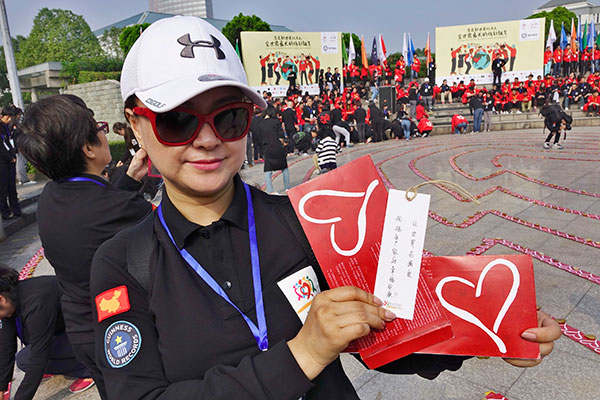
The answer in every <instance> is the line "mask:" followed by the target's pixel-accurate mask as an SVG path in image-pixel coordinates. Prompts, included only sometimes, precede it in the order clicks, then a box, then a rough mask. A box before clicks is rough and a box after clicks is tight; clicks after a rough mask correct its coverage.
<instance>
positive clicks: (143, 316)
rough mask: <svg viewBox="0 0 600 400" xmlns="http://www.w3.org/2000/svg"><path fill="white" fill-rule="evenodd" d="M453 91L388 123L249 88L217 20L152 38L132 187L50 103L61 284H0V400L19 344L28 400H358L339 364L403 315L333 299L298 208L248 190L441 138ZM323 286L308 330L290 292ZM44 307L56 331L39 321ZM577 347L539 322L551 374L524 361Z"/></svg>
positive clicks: (47, 163) (45, 116)
mask: <svg viewBox="0 0 600 400" xmlns="http://www.w3.org/2000/svg"><path fill="white" fill-rule="evenodd" d="M184 34H187V35H188V37H190V36H191V37H194V38H196V37H198V38H212V41H213V42H218V43H220V44H219V46H218V47H214V48H212V47H210V46H195V47H192V48H191V49H189V51H190V52H191V56H190V54H187V53H185V54H184V53H183V52H182V48H181V43H180V42H179V41H178V40H179V39H180V38H181V37H182V35H184ZM217 50H218V51H217ZM148 77H151V79H148ZM205 77H208V78H207V79H201V78H205ZM431 82H432V83H433V82H434V80H431ZM434 88H435V86H434V85H432V84H429V82H424V83H423V85H420V86H419V89H418V92H417V88H416V87H415V85H412V86H411V87H410V89H409V92H410V93H409V96H408V104H410V105H411V106H414V115H415V117H414V119H417V118H420V120H419V124H416V122H415V121H414V120H413V118H411V116H410V114H408V113H406V109H405V108H404V107H401V108H400V111H399V112H398V113H397V116H396V117H395V118H393V119H392V114H391V112H390V105H389V104H388V105H386V104H380V105H379V106H377V105H376V104H375V102H373V101H371V102H369V103H368V104H369V105H368V107H367V108H366V109H365V108H363V106H362V104H363V101H365V102H367V101H368V99H367V93H366V87H365V86H363V85H360V84H357V85H355V86H352V85H351V86H349V87H348V89H345V90H343V91H340V90H339V89H338V88H336V87H335V86H334V85H333V84H332V87H331V88H329V87H327V88H326V89H324V90H322V93H321V94H320V95H319V96H307V95H302V94H300V93H296V92H295V89H294V88H290V93H289V96H288V98H287V99H285V101H282V100H278V99H272V98H270V96H269V94H268V93H265V94H264V98H263V96H261V95H260V94H259V93H257V92H255V91H254V90H253V89H252V88H250V87H249V86H248V85H247V83H246V78H245V73H244V69H243V66H242V64H241V62H240V60H239V58H238V56H237V54H236V52H235V50H234V48H233V47H232V46H231V44H230V43H229V41H228V40H227V39H226V38H225V37H224V36H223V35H222V34H221V32H219V31H218V30H217V29H215V28H214V27H213V26H212V25H210V24H209V23H208V22H206V21H204V20H202V19H200V18H196V17H184V16H176V17H172V18H166V19H163V20H160V21H158V22H155V23H153V24H152V25H151V26H150V27H148V28H147V29H146V30H145V31H144V32H143V34H142V35H141V36H140V38H139V39H138V41H136V43H135V44H134V45H133V48H132V49H131V51H130V53H129V55H128V56H127V58H126V60H125V64H124V67H123V73H122V76H121V94H122V98H123V101H124V110H125V116H126V118H127V120H128V122H129V125H125V126H124V125H115V126H114V127H113V129H114V130H115V131H117V132H118V133H119V134H123V135H124V137H125V138H126V140H128V143H129V146H130V148H131V149H133V151H132V152H131V153H130V156H128V155H126V156H125V158H124V159H123V160H120V161H121V164H122V165H118V166H117V165H115V168H125V171H124V173H123V174H122V175H121V176H120V178H119V179H118V180H117V181H116V182H114V184H113V183H111V182H109V181H108V180H106V179H105V178H104V177H103V176H104V175H105V173H106V172H107V171H106V166H107V165H108V164H109V163H110V161H111V154H110V150H109V147H108V142H107V139H106V134H107V133H108V125H107V124H106V123H103V122H99V121H96V120H95V119H94V116H93V112H92V111H91V110H90V109H89V108H88V107H87V105H86V104H85V102H84V101H83V100H82V99H80V98H78V97H76V96H73V95H57V96H51V97H47V98H44V99H41V100H39V101H38V102H36V103H34V104H32V105H31V106H30V107H29V108H28V109H27V110H26V112H25V115H24V119H23V121H22V124H21V126H20V129H21V133H20V134H19V136H18V138H17V140H16V145H17V146H18V148H19V149H20V151H21V152H22V153H23V154H24V155H25V157H26V158H27V159H28V160H29V162H31V163H32V164H33V165H34V166H35V167H36V168H37V169H38V170H40V171H41V172H43V173H44V174H45V175H46V176H48V177H49V178H50V180H51V181H50V182H49V183H48V184H47V185H46V186H45V188H44V190H43V192H42V194H41V197H40V200H39V205H38V225H39V234H40V238H41V241H42V245H43V247H44V251H45V255H46V258H47V259H48V261H49V262H50V264H51V265H52V267H53V268H54V270H55V272H56V278H42V277H38V278H32V279H31V280H30V281H29V282H23V283H22V282H18V281H17V277H16V275H15V273H14V271H11V270H8V269H0V318H1V323H2V325H0V340H2V342H1V343H2V345H1V346H0V352H2V354H1V355H2V361H3V363H2V364H0V367H2V369H1V370H0V391H3V392H4V393H3V394H5V395H6V392H7V391H8V387H9V382H10V380H11V377H12V373H13V371H12V368H13V365H14V362H15V361H14V360H15V352H16V341H17V337H18V338H20V339H21V341H22V342H23V343H25V344H30V346H31V348H30V355H29V363H19V358H20V357H19V355H17V356H16V360H17V363H19V365H20V366H21V367H22V368H24V370H25V372H26V378H25V380H24V382H23V384H22V385H21V387H19V389H18V391H17V394H16V398H17V399H19V400H20V399H30V398H32V397H33V393H35V391H36V389H37V387H38V385H39V383H40V381H41V380H42V378H43V376H44V373H46V374H48V373H61V374H66V375H71V376H75V377H79V378H81V379H82V381H83V384H85V385H86V388H87V387H90V385H91V383H90V382H91V379H93V381H94V382H95V383H96V385H97V388H98V391H99V393H100V397H101V398H102V399H103V400H105V399H151V398H152V399H154V398H163V399H178V400H179V399H217V398H261V399H262V398H274V399H290V400H295V399H298V398H302V399H307V400H308V399H310V400H319V399H327V400H332V399H357V398H358V395H357V394H356V391H355V389H354V387H353V386H352V383H351V382H350V380H349V379H348V377H347V376H346V374H345V372H344V370H343V368H342V364H341V362H340V357H339V355H340V353H341V352H343V351H344V349H346V348H347V347H348V345H349V343H351V342H352V341H353V340H356V339H358V338H360V337H363V336H365V335H368V334H369V332H370V331H371V330H373V329H376V330H381V329H384V328H385V326H386V323H388V322H391V321H393V320H394V319H395V318H396V316H395V315H394V314H393V313H391V312H389V311H386V310H384V309H383V308H382V305H383V303H382V302H381V300H379V299H377V298H376V297H374V296H373V295H372V294H370V293H367V292H365V291H363V290H361V289H358V288H356V287H338V288H334V289H331V288H329V286H328V284H327V281H326V280H325V279H324V276H323V273H322V271H321V269H320V267H319V264H318V262H317V260H316V258H315V256H314V253H313V252H312V250H311V248H310V244H309V242H308V240H307V238H306V236H305V235H304V232H303V231H302V228H301V225H300V222H299V221H298V219H297V217H296V215H295V213H294V211H293V208H292V206H291V204H290V202H289V199H288V198H287V197H286V196H273V195H269V194H268V193H265V192H264V191H261V190H259V189H257V188H255V187H251V186H249V185H248V184H246V183H245V182H244V181H243V180H242V179H241V177H240V174H239V171H240V169H241V167H242V166H243V164H244V161H245V159H247V160H248V161H249V163H250V164H253V163H254V160H256V161H260V160H262V161H263V162H264V169H265V175H266V182H267V190H266V191H267V192H272V191H273V190H272V187H269V186H268V184H269V182H270V181H271V174H272V173H273V171H278V170H280V171H282V174H283V177H284V182H286V183H285V185H286V186H289V171H288V168H287V160H286V157H287V154H288V153H289V152H292V151H295V150H297V151H299V152H301V154H304V153H306V152H307V151H312V149H314V151H315V152H316V154H317V160H316V162H317V165H318V166H319V167H320V169H321V171H323V172H326V171H329V170H331V169H334V168H336V166H337V162H336V157H335V154H336V153H337V152H338V151H339V150H340V148H341V147H342V146H343V147H345V146H348V147H349V146H351V145H352V142H353V141H354V142H369V141H373V142H379V141H381V140H385V139H386V138H387V135H386V134H385V133H384V132H385V131H387V130H388V129H389V131H390V136H391V138H395V139H400V138H404V139H405V140H410V138H411V135H412V132H413V131H414V132H419V131H420V132H422V133H423V135H424V136H426V135H427V134H428V133H429V132H431V128H432V127H431V124H427V123H426V122H425V121H426V120H427V117H428V113H430V112H431V108H432V106H433V104H434V96H435V92H434ZM175 89H176V90H175ZM465 90H466V89H465ZM469 90H472V91H473V95H472V96H471V98H470V99H469V101H470V102H472V105H473V107H474V108H475V109H476V110H477V109H478V104H475V102H474V101H473V100H472V99H473V98H478V96H479V95H480V94H481V92H477V88H476V87H475V88H473V87H472V88H471V89H469ZM417 93H418V94H417ZM430 97H431V98H430ZM412 108H413V107H411V110H410V112H411V113H413V110H412ZM477 114H479V112H478V111H477ZM128 129H131V132H130V131H129V130H128ZM249 132H251V138H247V134H248V133H249ZM249 142H252V144H253V146H249ZM136 148H137V151H136ZM150 159H152V164H153V165H155V166H156V168H157V169H158V171H160V174H161V175H162V180H163V182H164V186H163V188H162V190H163V196H162V202H161V204H160V205H159V206H158V208H156V209H155V210H153V207H152V205H151V204H150V203H149V202H148V201H147V200H145V199H144V196H143V194H142V193H140V189H141V187H142V185H143V183H142V180H143V177H144V176H145V175H146V174H147V172H148V161H149V160H150ZM11 162H14V160H11ZM127 164H128V165H127ZM282 249H285V251H282ZM304 276H310V277H312V278H311V279H314V280H316V281H317V282H318V283H319V285H318V286H319V287H320V288H321V290H322V292H321V293H318V294H316V296H315V297H314V298H313V299H312V303H311V309H310V312H309V313H308V315H307V317H306V320H305V321H301V320H300V318H299V317H298V314H297V313H296V311H295V309H294V307H293V305H292V304H290V303H288V301H287V300H286V296H287V295H288V294H292V292H291V291H289V290H293V288H292V289H290V288H287V286H281V285H280V283H281V282H283V281H285V280H288V278H293V279H298V277H304ZM42 289H43V290H42ZM288 291H289V293H288ZM44 293H46V294H44ZM50 297H52V298H50ZM40 298H41V299H43V300H47V301H43V302H42V305H43V306H44V307H46V308H47V309H48V310H51V311H52V313H50V311H48V315H42V314H40V313H34V312H33V310H34V309H35V308H36V307H38V308H40V307H42V305H40ZM58 298H60V300H59V302H60V310H59V309H58V301H57V299H58ZM50 300H52V301H50ZM26 304H27V305H28V306H27V307H25V306H24V305H26ZM42 317H46V319H43V318H42ZM42 320H43V321H45V322H44V323H40V322H39V321H42ZM42 333H44V335H42ZM64 333H66V335H64ZM40 336H43V337H44V338H45V340H44V341H43V342H42V341H39V342H38V341H37V340H36V338H38V337H40ZM559 336H560V328H559V326H558V324H557V323H556V322H555V321H554V320H553V319H552V318H550V317H549V316H548V315H546V314H544V313H543V312H541V311H540V312H538V326H536V327H530V328H529V329H527V330H525V331H524V332H523V333H522V338H523V340H528V341H531V342H534V343H537V344H538V345H539V349H540V358H539V359H535V360H520V359H506V360H505V361H506V362H508V363H509V364H511V365H515V366H519V367H532V366H535V365H537V364H539V363H540V362H541V359H542V358H543V357H544V356H546V355H548V354H550V353H551V351H552V348H553V342H554V341H555V340H557V339H558V337H559ZM59 337H60V338H62V339H60V340H62V342H60V343H62V347H59V348H55V347H54V346H53V345H51V344H52V343H53V344H57V343H59ZM65 348H67V349H68V350H70V353H69V357H68V358H69V360H71V361H76V362H77V364H70V365H69V368H67V366H66V364H65V365H62V366H61V368H60V371H58V372H57V371H56V370H54V371H55V372H51V371H50V370H49V368H50V365H53V364H51V363H50V361H51V360H53V355H56V354H57V353H56V352H55V350H56V351H58V349H62V350H65ZM34 350H35V351H34ZM21 351H23V350H21ZM32 358H33V359H34V361H35V363H34V362H32ZM466 358H468V357H460V356H447V355H432V354H411V355H409V356H406V357H403V358H401V359H399V360H396V361H393V362H391V363H389V364H387V365H385V366H383V367H381V368H379V369H378V370H379V371H381V372H385V373H394V374H418V375H420V376H422V377H424V378H427V379H434V378H436V377H437V376H438V375H439V374H440V373H441V372H442V371H444V370H457V369H458V368H460V367H461V365H462V363H463V361H464V360H465V359H466ZM359 361H360V360H359ZM42 366H45V368H42ZM25 383H26V384H25Z"/></svg>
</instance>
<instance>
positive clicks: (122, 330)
mask: <svg viewBox="0 0 600 400" xmlns="http://www.w3.org/2000/svg"><path fill="white" fill-rule="evenodd" d="M141 346H142V335H141V334H140V331H139V329H138V328H137V327H136V326H135V325H134V324H132V323H131V322H127V321H117V322H115V323H113V324H112V325H110V326H109V327H108V328H107V329H106V332H105V333H104V352H105V353H106V360H107V361H108V364H110V366H111V367H113V368H121V367H124V366H126V365H127V364H129V363H130V362H131V360H133V359H134V358H135V356H136V355H137V353H138V352H139V350H140V348H141Z"/></svg>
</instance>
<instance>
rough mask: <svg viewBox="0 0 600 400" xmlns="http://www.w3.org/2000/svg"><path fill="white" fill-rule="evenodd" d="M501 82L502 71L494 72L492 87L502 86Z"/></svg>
mask: <svg viewBox="0 0 600 400" xmlns="http://www.w3.org/2000/svg"><path fill="white" fill-rule="evenodd" d="M501 80H502V70H500V71H494V80H493V82H492V84H493V85H494V86H496V85H498V86H500V85H502V82H501Z"/></svg>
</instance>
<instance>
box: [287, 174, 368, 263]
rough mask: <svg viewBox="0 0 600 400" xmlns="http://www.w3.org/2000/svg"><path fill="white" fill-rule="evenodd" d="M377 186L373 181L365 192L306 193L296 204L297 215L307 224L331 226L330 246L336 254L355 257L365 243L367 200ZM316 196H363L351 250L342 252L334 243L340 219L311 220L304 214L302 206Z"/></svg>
mask: <svg viewBox="0 0 600 400" xmlns="http://www.w3.org/2000/svg"><path fill="white" fill-rule="evenodd" d="M377 185H379V180H378V179H374V180H373V181H372V182H371V183H370V184H369V186H368V187H367V190H366V191H365V192H342V191H339V190H329V189H324V190H314V191H312V192H308V193H307V194H305V195H304V196H302V198H301V199H300V201H299V202H298V213H299V214H300V216H301V217H302V218H304V219H306V220H307V221H308V222H312V223H313V224H319V225H324V224H331V229H330V231H329V239H330V240H331V246H332V247H333V249H334V250H335V251H336V253H338V254H339V255H341V256H346V257H352V256H353V255H355V254H356V253H358V252H359V251H360V249H361V248H362V246H363V244H364V242H365V236H366V233H367V203H368V202H369V199H370V197H371V195H372V194H373V191H374V190H375V188H376V187H377ZM317 196H337V197H363V196H364V198H365V199H364V200H363V203H362V205H361V207H360V211H359V212H358V219H357V221H356V224H357V226H358V241H357V242H356V246H354V248H353V249H351V250H342V249H341V248H340V247H339V246H338V244H337V242H336V241H335V223H336V222H339V221H341V220H342V218H341V217H333V218H329V219H317V218H313V217H311V216H309V215H308V214H307V213H306V211H305V210H304V206H305V204H306V202H307V201H308V200H310V199H312V198H313V197H317Z"/></svg>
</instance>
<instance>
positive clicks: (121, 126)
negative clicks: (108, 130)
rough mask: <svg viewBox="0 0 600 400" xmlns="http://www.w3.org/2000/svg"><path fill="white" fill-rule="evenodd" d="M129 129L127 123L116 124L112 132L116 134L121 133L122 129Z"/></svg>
mask: <svg viewBox="0 0 600 400" xmlns="http://www.w3.org/2000/svg"><path fill="white" fill-rule="evenodd" d="M125 128H127V124H126V123H125V122H115V123H114V124H113V126H112V130H113V132H114V133H117V134H118V133H119V132H118V131H120V130H121V129H125Z"/></svg>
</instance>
